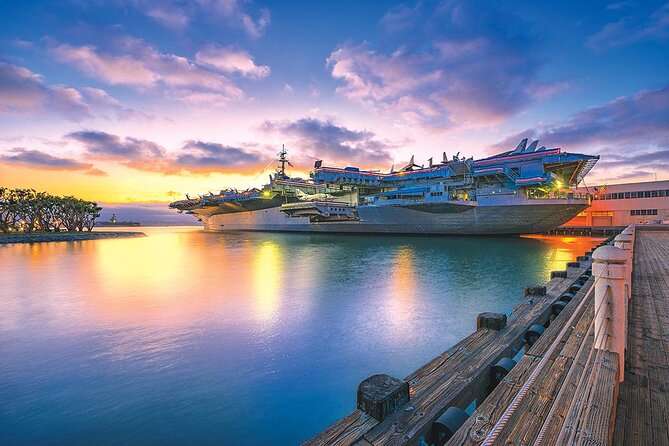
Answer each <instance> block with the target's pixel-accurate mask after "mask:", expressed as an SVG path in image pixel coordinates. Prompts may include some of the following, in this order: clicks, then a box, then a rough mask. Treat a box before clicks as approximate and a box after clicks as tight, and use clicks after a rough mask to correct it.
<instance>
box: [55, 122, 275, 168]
mask: <svg viewBox="0 0 669 446" xmlns="http://www.w3.org/2000/svg"><path fill="white" fill-rule="evenodd" d="M65 138H67V139H70V140H72V141H77V142H79V143H80V144H82V145H83V146H84V148H85V150H86V155H87V156H88V157H90V158H92V159H102V160H108V161H115V162H117V163H119V164H121V165H123V166H125V167H128V168H131V169H135V170H141V171H147V172H158V173H162V174H165V175H178V174H182V173H184V172H191V173H211V172H225V171H230V170H233V169H235V170H239V169H241V168H251V167H256V166H257V165H259V164H261V163H262V162H263V159H262V156H261V155H260V154H258V153H256V152H254V151H250V150H247V149H244V148H239V147H231V146H224V145H222V144H218V143H213V142H204V141H197V140H191V141H187V142H186V143H185V144H184V145H183V146H182V147H180V148H179V149H178V150H176V151H168V150H166V149H165V148H164V147H163V146H161V145H159V144H157V143H155V142H153V141H148V140H145V139H140V138H133V137H125V138H122V137H120V136H118V135H114V134H111V133H107V132H102V131H96V130H82V131H78V132H73V133H69V134H67V135H65Z"/></svg>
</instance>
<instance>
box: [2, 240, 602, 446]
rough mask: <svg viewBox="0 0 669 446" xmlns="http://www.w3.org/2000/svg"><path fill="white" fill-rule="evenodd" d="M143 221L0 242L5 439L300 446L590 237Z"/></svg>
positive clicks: (506, 306) (501, 307)
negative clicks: (106, 230)
mask: <svg viewBox="0 0 669 446" xmlns="http://www.w3.org/2000/svg"><path fill="white" fill-rule="evenodd" d="M136 229H137V228H132V230H136ZM141 230H142V231H144V232H145V233H146V234H147V235H148V237H142V238H131V239H109V240H96V241H85V242H67V243H39V244H17V245H0V439H1V440H2V443H3V444H16V445H23V444H184V443H189V444H224V445H260V444H273V445H293V444H299V443H301V442H302V441H305V440H307V439H309V438H310V437H312V436H314V435H315V434H317V433H318V432H319V431H321V430H322V429H324V428H326V427H327V426H329V425H330V424H332V423H333V422H335V421H337V420H338V419H339V418H341V417H343V416H345V415H347V414H348V413H350V412H351V411H352V410H354V409H355V394H356V388H357V385H358V383H359V382H360V381H361V380H363V379H364V378H366V377H368V376H370V375H372V374H375V373H387V374H389V375H392V376H396V377H399V378H403V377H405V376H407V375H408V374H409V373H411V372H412V371H413V370H415V369H417V368H419V367H420V366H422V365H423V364H424V363H425V362H427V361H428V360H430V359H431V358H433V357H435V356H436V355H438V354H440V353H441V352H443V351H444V350H446V349H447V348H448V347H450V346H452V345H453V344H455V343H456V342H457V341H459V340H460V339H461V338H463V337H465V336H467V335H468V334H470V333H471V332H473V331H474V330H475V329H476V315H477V314H478V313H480V312H482V311H498V312H504V311H508V310H510V309H511V308H512V306H513V305H514V304H515V303H517V302H518V300H519V299H520V298H521V296H522V291H523V288H524V287H525V286H526V285H528V284H539V283H543V282H545V281H547V280H548V279H549V276H550V271H551V270H556V269H564V267H565V263H566V262H568V261H572V260H574V259H575V257H576V256H578V255H582V254H583V253H584V252H585V251H588V250H589V249H591V248H592V247H593V246H594V245H595V244H596V243H597V242H598V241H599V239H595V238H589V237H566V236H528V237H390V236H360V235H357V236H346V235H324V234H317V235H308V234H284V233H282V234H272V233H227V234H212V233H205V232H202V231H201V230H200V229H199V228H196V227H164V228H161V227H156V228H141Z"/></svg>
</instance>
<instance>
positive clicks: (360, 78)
mask: <svg viewBox="0 0 669 446" xmlns="http://www.w3.org/2000/svg"><path fill="white" fill-rule="evenodd" d="M381 23H382V25H383V26H384V27H385V28H386V29H387V30H388V32H389V33H388V35H387V37H386V38H387V41H388V42H387V43H386V46H389V47H390V50H389V51H388V50H380V49H376V48H374V47H373V46H372V45H371V44H369V43H345V44H342V45H340V46H339V47H338V48H337V49H335V50H334V51H333V52H332V53H331V54H330V56H329V58H328V60H327V66H328V67H329V69H330V71H331V74H332V76H333V77H334V78H335V79H338V80H340V81H341V82H342V83H343V85H342V86H340V87H339V88H338V89H337V92H338V93H339V94H341V95H343V96H345V97H347V98H348V99H350V100H352V101H355V102H359V103H362V104H365V105H367V106H369V107H371V108H373V109H375V110H378V111H381V112H388V113H389V114H390V115H391V116H394V117H400V118H402V119H404V120H405V121H408V122H410V123H418V124H428V125H432V126H438V127H447V126H455V125H461V124H465V123H482V122H486V123H496V122H499V121H501V120H503V119H505V118H507V117H509V116H511V115H513V114H515V113H517V112H518V111H520V110H522V109H524V108H525V107H526V106H527V105H528V104H530V103H531V102H533V101H534V100H535V99H536V98H537V97H541V96H545V95H546V94H547V93H550V92H551V89H550V88H549V87H550V85H547V84H545V83H543V82H540V81H539V80H538V72H539V69H540V68H541V67H542V65H543V63H542V58H541V57H540V56H539V54H540V52H539V47H538V44H537V39H536V38H535V36H532V35H531V34H530V33H529V32H528V31H527V30H528V29H529V28H530V24H529V23H524V22H523V21H522V20H521V19H520V18H518V17H515V16H511V15H510V14H509V13H508V12H506V11H502V10H495V9H493V8H490V4H489V3H488V2H483V3H481V2H471V1H444V2H441V3H439V4H436V5H434V4H428V3H420V2H419V3H417V4H416V6H415V7H413V8H408V7H404V6H400V7H397V8H394V9H393V10H391V11H390V12H389V13H388V14H387V15H386V16H385V17H384V18H383V19H382V21H381ZM392 42H401V44H400V43H398V44H393V43H392Z"/></svg>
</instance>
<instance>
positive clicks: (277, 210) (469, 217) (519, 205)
mask: <svg viewBox="0 0 669 446" xmlns="http://www.w3.org/2000/svg"><path fill="white" fill-rule="evenodd" d="M537 146H538V141H533V142H532V143H531V144H529V145H528V141H527V139H524V140H523V141H521V143H520V144H519V145H518V146H517V147H516V148H515V149H514V150H510V151H507V152H504V153H500V154H498V155H495V156H491V157H488V158H484V159H479V160H474V159H473V158H461V157H459V153H458V154H457V155H455V156H453V157H452V158H450V159H448V157H447V156H446V153H444V154H443V157H442V160H441V162H438V163H434V162H433V160H432V159H430V160H428V165H427V166H425V165H422V166H421V165H417V164H415V163H414V158H413V157H412V159H411V161H410V162H409V163H408V164H407V165H406V166H404V167H402V168H401V169H399V170H395V169H394V168H391V169H390V172H387V173H382V172H380V171H377V170H361V169H359V168H356V167H345V168H337V167H327V166H324V165H323V162H322V161H316V162H315V164H314V168H313V171H312V172H311V173H310V178H309V179H302V178H295V177H290V176H289V175H288V174H287V173H286V165H289V166H290V165H291V164H290V162H289V161H288V159H287V158H286V151H285V149H282V150H281V152H280V153H279V154H278V158H277V161H278V167H277V169H276V172H275V173H274V174H273V175H270V181H269V183H268V184H266V185H265V186H263V187H262V188H252V189H247V190H244V191H239V190H234V189H227V190H222V191H221V192H220V193H219V194H209V195H205V196H201V197H198V198H190V197H187V199H186V200H180V201H175V202H173V203H171V204H170V207H171V208H173V209H177V210H178V211H179V212H185V213H187V214H191V215H193V216H194V217H195V218H197V219H198V220H199V221H201V222H202V224H203V225H204V228H205V230H207V231H216V232H218V231H295V232H326V233H330V232H333V233H334V232H336V233H383V234H447V235H458V234H490V235H494V234H529V233H538V232H545V231H549V230H552V229H555V228H557V227H558V226H560V225H562V224H563V223H565V222H567V221H569V220H571V219H572V218H573V217H575V216H576V215H578V214H579V213H580V212H582V211H583V210H584V209H586V208H587V207H588V206H589V205H590V202H591V199H592V197H591V196H589V195H587V194H575V193H574V192H573V191H572V189H573V188H575V187H576V186H578V185H579V184H580V183H581V182H582V180H583V178H584V177H585V176H586V175H587V174H588V172H589V171H590V170H591V169H592V167H593V166H594V165H595V163H596V162H597V160H598V159H599V157H598V156H592V155H584V154H576V153H567V152H564V151H562V149H561V148H552V149H548V148H546V147H540V148H537Z"/></svg>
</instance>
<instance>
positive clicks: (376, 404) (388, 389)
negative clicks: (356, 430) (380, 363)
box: [358, 374, 409, 421]
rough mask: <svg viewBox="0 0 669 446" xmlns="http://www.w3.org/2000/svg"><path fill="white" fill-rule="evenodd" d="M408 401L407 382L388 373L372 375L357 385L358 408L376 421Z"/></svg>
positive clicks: (395, 410) (381, 419)
mask: <svg viewBox="0 0 669 446" xmlns="http://www.w3.org/2000/svg"><path fill="white" fill-rule="evenodd" d="M408 402H409V383H408V382H406V381H402V380H401V379H398V378H393V377H392V376H389V375H385V374H380V375H372V376H370V377H369V378H367V379H365V380H364V381H363V382H361V383H360V385H359V386H358V409H361V410H362V411H364V412H366V413H367V414H368V415H370V416H372V417H373V418H375V419H377V420H378V421H383V420H384V419H385V418H386V417H387V416H388V415H390V414H391V413H394V412H397V411H398V410H399V409H400V408H401V407H402V406H404V405H405V404H406V403H408Z"/></svg>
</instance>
